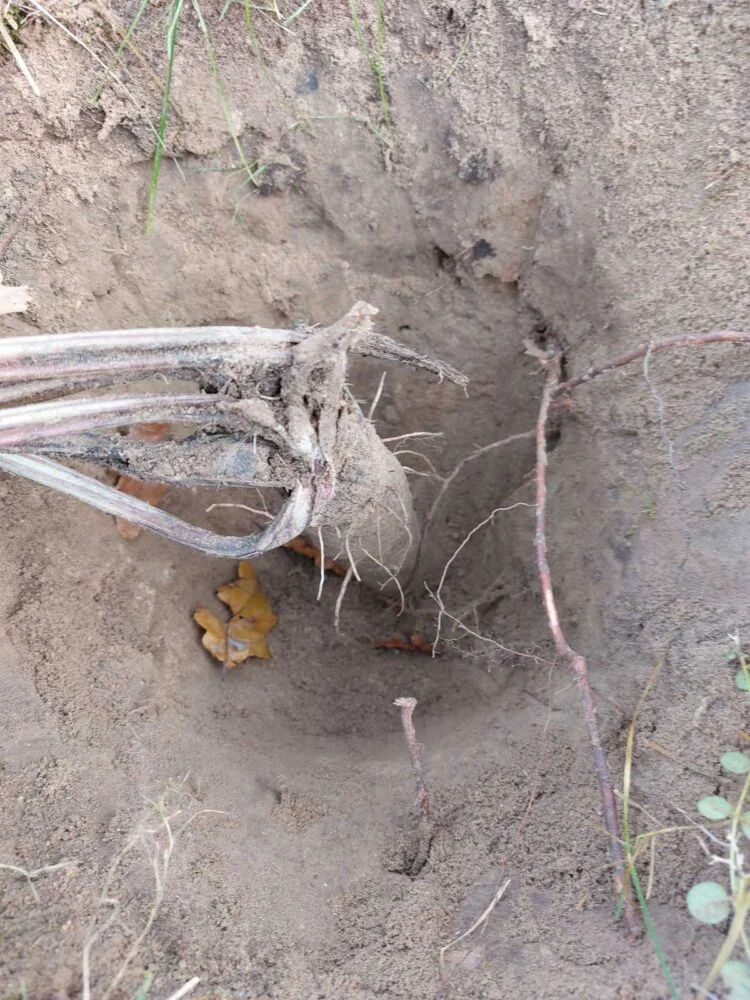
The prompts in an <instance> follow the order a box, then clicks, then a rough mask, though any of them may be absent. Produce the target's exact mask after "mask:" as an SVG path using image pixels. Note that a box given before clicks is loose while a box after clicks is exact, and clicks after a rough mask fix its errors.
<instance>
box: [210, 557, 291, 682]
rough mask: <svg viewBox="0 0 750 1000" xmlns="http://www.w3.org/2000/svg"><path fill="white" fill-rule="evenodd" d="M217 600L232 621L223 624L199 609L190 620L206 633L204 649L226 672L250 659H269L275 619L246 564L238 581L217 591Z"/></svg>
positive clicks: (242, 564) (248, 564)
mask: <svg viewBox="0 0 750 1000" xmlns="http://www.w3.org/2000/svg"><path fill="white" fill-rule="evenodd" d="M216 596H217V597H218V598H219V599H220V600H221V601H223V602H224V603H225V604H228V605H229V608H230V610H231V612H232V617H231V618H230V619H229V621H228V622H223V621H221V619H220V618H219V617H218V616H217V615H215V614H214V613H213V612H212V611H208V610H207V609H206V608H199V609H198V610H197V611H196V612H195V613H194V615H193V618H194V619H195V621H196V622H197V623H198V625H200V626H201V628H202V629H205V634H204V636H203V645H204V647H205V648H206V649H207V650H208V652H209V653H210V654H211V655H212V656H213V657H215V658H216V659H217V660H220V661H221V662H222V663H223V664H224V667H225V668H226V669H231V668H232V667H235V666H237V664H238V663H243V662H244V661H245V660H247V659H250V658H251V657H252V658H254V659H259V660H268V659H270V658H271V650H270V649H269V646H268V639H267V638H266V636H267V634H268V633H269V632H270V631H271V629H272V628H273V627H274V625H276V623H277V621H278V618H277V617H276V615H275V614H274V613H273V611H272V609H271V604H270V602H269V600H268V598H267V597H266V595H265V594H264V593H263V590H262V589H261V587H260V584H259V583H258V580H257V577H256V575H255V570H254V569H253V567H252V566H251V564H250V563H248V562H242V563H240V565H239V567H238V579H237V580H235V581H233V582H232V583H226V584H224V585H223V586H221V587H219V589H218V590H217V591H216Z"/></svg>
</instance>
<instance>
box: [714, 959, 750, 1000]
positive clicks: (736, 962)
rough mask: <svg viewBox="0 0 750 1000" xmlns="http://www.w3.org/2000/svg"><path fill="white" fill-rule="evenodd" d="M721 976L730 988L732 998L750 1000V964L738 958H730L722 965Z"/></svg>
mask: <svg viewBox="0 0 750 1000" xmlns="http://www.w3.org/2000/svg"><path fill="white" fill-rule="evenodd" d="M721 978H722V979H723V980H724V985H725V986H726V988H727V989H728V990H730V993H729V996H730V998H731V1000H750V965H748V964H747V962H742V961H740V959H738V958H733V959H730V961H728V962H725V963H724V964H723V965H722V967H721Z"/></svg>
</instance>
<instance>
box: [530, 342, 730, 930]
mask: <svg viewBox="0 0 750 1000" xmlns="http://www.w3.org/2000/svg"><path fill="white" fill-rule="evenodd" d="M727 343H730V344H750V333H748V332H741V331H731V330H718V331H713V332H711V333H705V334H680V335H677V336H674V337H666V338H664V339H662V340H656V341H651V342H649V343H646V344H641V345H640V346H639V347H637V348H634V349H633V350H631V351H627V352H626V353H624V354H621V355H619V356H618V357H616V358H612V359H611V360H609V361H605V362H603V363H601V364H599V365H592V366H591V367H589V368H588V369H587V370H586V371H585V372H584V373H583V374H582V375H578V376H574V377H572V378H570V379H568V380H566V381H562V380H561V377H560V373H561V369H560V360H561V352H560V350H559V348H557V347H556V346H555V347H554V348H553V349H552V350H550V351H549V353H548V356H547V357H541V358H540V360H541V362H542V365H543V367H544V368H545V369H546V381H545V387H544V391H543V393H542V402H541V405H540V408H539V415H538V418H537V425H536V535H535V549H536V562H537V571H538V574H539V581H540V585H541V590H542V598H543V601H544V607H545V612H546V615H547V623H548V625H549V629H550V632H551V634H552V639H553V642H554V646H555V652H556V653H557V656H558V658H559V659H560V660H561V661H562V662H563V663H564V664H565V665H566V666H567V667H568V668H569V669H570V671H571V673H572V674H573V678H574V680H575V683H576V687H577V690H578V694H579V698H580V700H581V707H582V710H583V715H584V719H585V721H586V727H587V729H588V733H589V740H590V743H591V750H592V754H593V759H594V768H595V770H596V774H597V778H598V782H599V793H600V796H601V802H602V813H603V817H604V825H605V828H606V831H607V835H608V838H609V845H610V854H611V857H612V863H613V870H614V880H615V889H616V892H617V895H618V898H620V899H622V900H623V917H624V920H625V924H626V928H627V930H628V933H629V934H631V935H632V936H637V934H638V933H639V930H640V928H639V926H638V923H637V921H636V914H635V909H634V906H633V903H632V899H631V897H630V895H629V893H628V882H627V871H626V862H625V852H624V849H623V835H622V831H621V828H620V824H619V820H618V816H617V806H616V802H615V795H614V788H613V785H612V779H611V777H610V774H609V768H608V765H607V760H606V757H605V756H604V751H603V749H602V744H601V737H600V734H599V725H598V722H597V718H596V709H595V707H594V702H593V698H592V693H591V686H590V683H589V679H588V666H587V663H586V660H585V658H584V657H583V656H581V654H580V653H578V652H576V651H575V650H574V649H572V648H571V647H570V645H569V644H568V642H567V639H566V638H565V634H564V632H563V630H562V627H561V625H560V618H559V614H558V611H557V604H556V601H555V595H554V589H553V584H552V576H551V573H550V568H549V562H548V558H547V535H546V525H547V421H548V417H549V410H550V405H551V403H552V401H553V400H554V399H557V398H559V397H561V396H564V395H569V394H570V393H571V392H572V391H573V390H574V389H576V388H578V387H579V386H581V385H584V384H585V383H587V382H590V381H591V380H592V379H594V378H596V377H597V376H599V375H603V374H606V373H607V372H612V371H615V370H616V369H617V368H622V367H623V366H625V365H628V364H631V363H632V362H634V361H639V360H643V361H644V363H645V366H646V367H645V374H646V376H648V359H649V358H650V357H651V355H652V354H653V353H654V352H655V351H661V350H668V349H671V348H675V347H702V346H707V345H710V344H727ZM533 353H534V354H535V355H536V356H537V357H539V356H540V355H539V354H538V353H537V352H536V351H533ZM649 389H650V391H653V390H652V387H651V386H649ZM659 413H660V419H661V429H662V435H663V437H664V438H665V445H666V447H667V455H668V459H669V464H670V468H671V470H672V472H673V475H675V477H676V480H677V482H678V483H679V482H680V478H679V473H678V472H677V469H676V463H675V460H674V452H673V449H672V448H670V444H671V439H670V438H669V435H668V433H666V430H665V427H664V417H663V408H661V407H660V411H659Z"/></svg>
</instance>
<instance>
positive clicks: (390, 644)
mask: <svg viewBox="0 0 750 1000" xmlns="http://www.w3.org/2000/svg"><path fill="white" fill-rule="evenodd" d="M375 649H401V650H403V651H404V652H405V653H428V654H429V655H430V656H432V643H430V642H428V641H427V639H425V637H424V636H423V635H422V633H421V632H412V634H411V635H410V636H409V638H408V639H404V638H403V637H402V636H400V635H394V636H391V638H390V639H386V640H385V642H378V643H376V645H375Z"/></svg>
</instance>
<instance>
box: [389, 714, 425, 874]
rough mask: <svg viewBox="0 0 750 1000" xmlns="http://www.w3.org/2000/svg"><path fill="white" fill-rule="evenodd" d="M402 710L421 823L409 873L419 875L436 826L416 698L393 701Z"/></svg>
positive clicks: (407, 872)
mask: <svg viewBox="0 0 750 1000" xmlns="http://www.w3.org/2000/svg"><path fill="white" fill-rule="evenodd" d="M393 704H394V705H395V706H396V707H397V708H399V709H400V710H401V726H402V728H403V730H404V739H405V740H406V746H407V749H408V751H409V759H410V760H411V769H412V772H413V774H414V782H415V784H416V786H417V808H418V809H419V823H418V827H417V849H416V852H415V854H414V857H413V858H412V861H411V864H410V865H409V869H408V871H406V872H405V874H407V875H411V876H412V877H414V876H415V875H418V874H419V873H420V872H421V871H422V869H423V868H424V866H425V865H426V864H427V859H428V858H429V856H430V847H431V845H432V839H433V837H434V835H435V826H434V823H433V819H432V812H431V809H430V793H429V791H428V790H427V785H426V784H425V780H424V772H423V770H422V748H421V745H420V744H419V743H417V734H416V731H415V729H414V721H413V719H412V716H413V715H414V709H415V708H416V707H417V699H416V698H397V699H396V700H395V701H394V703H393Z"/></svg>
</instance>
